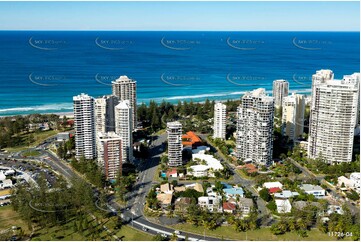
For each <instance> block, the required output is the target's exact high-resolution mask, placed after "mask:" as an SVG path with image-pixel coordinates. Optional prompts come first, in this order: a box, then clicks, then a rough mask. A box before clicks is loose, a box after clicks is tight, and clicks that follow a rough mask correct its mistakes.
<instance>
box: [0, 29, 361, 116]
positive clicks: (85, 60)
mask: <svg viewBox="0 0 361 242" xmlns="http://www.w3.org/2000/svg"><path fill="white" fill-rule="evenodd" d="M359 43H360V34H359V32H171V31H168V32H158V31H157V32H153V31H0V116H8V115H19V114H20V115H23V114H31V113H64V112H71V111H72V97H73V96H74V95H78V94H80V93H87V94H89V95H91V96H93V97H98V96H101V95H105V94H111V81H113V80H115V79H116V78H118V77H119V76H121V75H127V76H128V77H130V78H132V79H135V80H136V81H137V98H138V103H139V104H140V103H143V102H144V103H149V101H150V100H155V101H157V102H161V101H162V100H166V101H169V102H172V103H177V102H178V100H180V101H185V100H187V101H189V100H193V101H194V102H200V101H204V100H205V99H206V98H208V99H210V100H227V99H236V98H239V97H240V96H241V95H242V94H243V93H245V92H246V91H251V90H253V89H256V88H259V87H263V88H266V90H267V92H268V93H270V94H271V91H272V82H273V80H275V79H285V80H288V81H289V82H290V92H297V93H301V94H309V93H310V89H311V76H312V74H314V73H315V72H316V70H319V69H331V70H333V71H334V73H335V77H336V78H342V76H343V75H346V74H352V73H354V72H359V69H360V54H359V53H360V44H359Z"/></svg>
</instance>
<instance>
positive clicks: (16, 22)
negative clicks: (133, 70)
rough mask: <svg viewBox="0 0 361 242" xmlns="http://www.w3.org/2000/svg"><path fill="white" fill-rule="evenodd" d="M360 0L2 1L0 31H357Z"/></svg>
mask: <svg viewBox="0 0 361 242" xmlns="http://www.w3.org/2000/svg"><path fill="white" fill-rule="evenodd" d="M359 4H360V3H359V2H0V30H210V31H217V30H239V31H242V30H243V31H257V30H270V31H271V30H280V31H292V30H293V31H359V28H360V21H359V18H360V10H359V9H360V5H359Z"/></svg>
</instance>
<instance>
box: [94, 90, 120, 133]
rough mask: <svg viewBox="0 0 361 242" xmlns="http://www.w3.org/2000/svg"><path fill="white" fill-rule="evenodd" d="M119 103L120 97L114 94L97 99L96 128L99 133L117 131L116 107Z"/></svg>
mask: <svg viewBox="0 0 361 242" xmlns="http://www.w3.org/2000/svg"><path fill="white" fill-rule="evenodd" d="M118 103H119V99H118V97H116V96H113V95H108V96H103V97H100V98H96V99H95V130H96V132H97V133H98V132H102V133H106V132H112V131H115V115H114V109H115V106H116V105H118Z"/></svg>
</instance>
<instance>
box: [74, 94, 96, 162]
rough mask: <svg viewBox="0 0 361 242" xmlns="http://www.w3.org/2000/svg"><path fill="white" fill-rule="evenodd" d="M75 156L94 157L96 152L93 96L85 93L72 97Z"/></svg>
mask: <svg viewBox="0 0 361 242" xmlns="http://www.w3.org/2000/svg"><path fill="white" fill-rule="evenodd" d="M73 107H74V128H75V151H76V158H78V159H79V158H81V157H83V156H84V158H85V159H94V158H96V156H97V152H96V139H95V137H96V135H95V114H94V98H93V97H91V96H88V95H87V94H84V93H82V94H80V95H78V96H74V97H73Z"/></svg>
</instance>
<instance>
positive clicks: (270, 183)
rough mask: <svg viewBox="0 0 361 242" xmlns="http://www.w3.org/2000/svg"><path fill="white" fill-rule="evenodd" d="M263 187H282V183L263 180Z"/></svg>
mask: <svg viewBox="0 0 361 242" xmlns="http://www.w3.org/2000/svg"><path fill="white" fill-rule="evenodd" d="M263 187H265V188H268V189H270V188H272V187H279V188H282V187H283V185H282V183H280V182H265V183H263Z"/></svg>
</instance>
